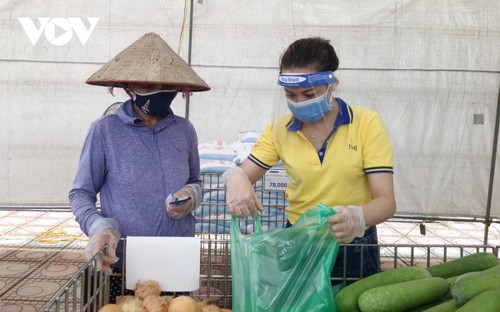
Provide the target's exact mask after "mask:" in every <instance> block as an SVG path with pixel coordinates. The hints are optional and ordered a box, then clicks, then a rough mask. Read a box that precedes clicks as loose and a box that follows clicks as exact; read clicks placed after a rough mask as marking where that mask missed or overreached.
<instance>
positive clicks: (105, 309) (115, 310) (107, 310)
mask: <svg viewBox="0 0 500 312" xmlns="http://www.w3.org/2000/svg"><path fill="white" fill-rule="evenodd" d="M97 312H122V309H120V307H119V306H117V305H116V304H113V303H108V304H105V305H103V306H102V307H101V308H100V309H99V310H98V311H97Z"/></svg>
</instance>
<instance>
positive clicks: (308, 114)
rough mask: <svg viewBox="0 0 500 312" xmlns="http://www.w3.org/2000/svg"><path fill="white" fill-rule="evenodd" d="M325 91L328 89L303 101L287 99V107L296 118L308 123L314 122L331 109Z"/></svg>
mask: <svg viewBox="0 0 500 312" xmlns="http://www.w3.org/2000/svg"><path fill="white" fill-rule="evenodd" d="M327 93H328V89H327V90H326V92H325V93H323V95H320V96H318V97H316V98H314V99H310V100H307V101H304V102H294V101H292V100H289V99H287V104H288V108H289V109H290V111H291V112H292V114H293V116H294V117H295V118H297V119H298V120H300V121H302V122H309V123H313V122H316V121H318V120H320V119H321V118H322V117H323V116H325V114H326V113H328V112H329V111H330V110H331V109H332V104H331V103H330V102H329V101H328V100H327V99H326V94H327Z"/></svg>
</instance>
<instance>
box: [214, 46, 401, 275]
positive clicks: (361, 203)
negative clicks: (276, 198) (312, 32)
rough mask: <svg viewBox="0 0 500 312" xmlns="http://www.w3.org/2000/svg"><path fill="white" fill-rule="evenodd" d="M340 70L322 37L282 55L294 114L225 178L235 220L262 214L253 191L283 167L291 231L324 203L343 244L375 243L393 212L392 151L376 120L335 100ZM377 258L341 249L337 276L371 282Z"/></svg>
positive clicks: (273, 125)
mask: <svg viewBox="0 0 500 312" xmlns="http://www.w3.org/2000/svg"><path fill="white" fill-rule="evenodd" d="M338 66H339V60H338V58H337V55H336V53H335V50H334V48H333V47H332V46H331V45H330V42H329V41H328V40H325V39H323V38H317V37H315V38H305V39H300V40H297V41H295V42H293V43H292V44H291V45H290V46H289V47H288V48H287V49H286V50H285V52H284V53H283V55H282V56H281V60H280V75H279V79H278V84H279V85H281V86H283V89H284V94H285V97H286V104H287V105H288V108H289V110H290V112H291V114H287V115H285V116H282V117H279V118H276V119H275V120H273V121H271V122H270V123H269V125H268V126H267V127H266V129H265V130H264V132H263V133H262V136H261V137H260V138H259V140H258V141H257V142H256V144H255V147H254V149H253V150H252V152H251V154H250V155H249V157H248V160H246V161H245V162H244V163H243V164H242V165H241V167H236V168H232V169H230V170H228V171H226V172H225V173H224V176H223V179H224V184H225V186H226V200H227V204H228V208H229V211H230V213H231V214H233V215H235V216H248V215H250V214H252V215H255V214H257V213H258V211H262V210H263V207H262V204H261V203H260V202H259V200H258V198H257V196H256V195H255V192H254V191H253V188H252V184H254V183H255V182H256V181H257V180H259V179H260V178H261V177H262V176H263V175H264V174H265V173H266V171H267V170H268V169H270V168H271V167H272V166H274V165H275V164H277V163H278V162H279V161H282V162H283V165H284V167H285V168H286V171H287V174H288V177H289V183H288V186H287V189H286V197H287V200H288V206H287V209H286V215H287V218H288V225H289V226H291V225H292V224H293V223H294V222H295V221H296V220H297V219H298V218H299V217H300V216H301V215H302V214H303V213H304V212H305V211H306V210H307V209H310V208H314V207H316V206H317V205H318V204H319V203H320V202H323V203H325V204H326V205H329V206H331V207H333V208H334V209H335V211H336V214H335V215H334V216H332V217H331V219H330V220H329V224H330V227H331V230H332V232H333V233H334V235H335V237H336V239H337V241H338V242H341V243H353V244H356V245H357V244H376V243H377V230H376V225H377V224H379V223H381V222H384V221H385V220H387V219H388V218H390V217H392V216H393V215H394V213H395V211H396V202H395V199H394V188H393V177H392V176H393V163H392V148H391V145H390V142H389V138H388V135H387V132H386V130H385V127H384V124H383V122H382V119H381V118H380V116H379V114H377V113H375V112H373V111H371V110H369V109H366V108H360V107H355V106H351V105H348V104H347V103H345V102H344V101H343V100H342V99H340V98H336V97H334V91H335V89H336V87H337V86H338V84H339V80H338V79H337V78H336V77H335V74H334V72H335V71H336V70H337V68H338ZM344 259H347V261H346V263H345V267H344ZM378 259H379V255H378V249H377V248H376V247H364V248H359V247H348V248H346V249H344V248H341V249H340V250H339V254H338V257H337V260H336V264H335V268H334V270H333V273H332V276H333V277H337V278H339V277H344V273H346V275H347V279H348V280H347V282H348V283H349V281H352V280H353V279H350V278H354V279H357V278H360V277H365V276H369V275H371V274H374V273H376V272H378V270H379V267H378V263H379V260H378ZM361 261H362V263H361Z"/></svg>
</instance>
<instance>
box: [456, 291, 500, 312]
mask: <svg viewBox="0 0 500 312" xmlns="http://www.w3.org/2000/svg"><path fill="white" fill-rule="evenodd" d="M489 311H491V312H497V311H500V289H490V290H487V291H483V292H482V293H480V294H478V295H477V296H475V297H474V298H472V299H471V300H469V302H467V303H466V304H464V305H463V306H461V307H460V308H459V309H458V310H456V312H489Z"/></svg>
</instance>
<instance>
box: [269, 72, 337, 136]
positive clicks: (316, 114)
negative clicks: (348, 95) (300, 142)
mask: <svg viewBox="0 0 500 312" xmlns="http://www.w3.org/2000/svg"><path fill="white" fill-rule="evenodd" d="M334 82H335V76H334V74H333V72H332V71H326V72H315V73H292V72H291V73H282V74H280V75H279V77H278V86H279V89H280V91H279V92H277V94H278V96H276V98H275V105H274V109H273V111H274V113H273V120H276V119H277V118H279V117H280V116H283V115H286V114H290V113H292V114H293V116H294V118H295V120H294V122H296V121H300V123H301V125H303V124H304V123H307V124H314V126H315V128H316V129H318V130H319V129H320V128H322V127H324V128H325V130H327V129H331V128H332V125H333V124H332V122H331V121H327V120H326V119H325V115H326V114H327V113H328V112H329V111H330V110H331V109H332V107H333V105H334V100H333V92H332V91H333V83H334ZM273 126H274V125H273Z"/></svg>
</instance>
